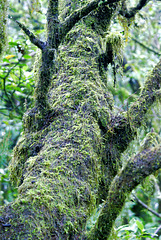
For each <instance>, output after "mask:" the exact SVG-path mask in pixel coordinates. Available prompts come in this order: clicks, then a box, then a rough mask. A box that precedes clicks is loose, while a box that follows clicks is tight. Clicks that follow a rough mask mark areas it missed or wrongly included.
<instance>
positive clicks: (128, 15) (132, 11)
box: [120, 0, 149, 18]
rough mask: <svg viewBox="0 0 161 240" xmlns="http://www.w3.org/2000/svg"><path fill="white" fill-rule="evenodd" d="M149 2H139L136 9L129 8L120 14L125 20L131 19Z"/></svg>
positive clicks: (144, 0) (143, 0) (145, 0)
mask: <svg viewBox="0 0 161 240" xmlns="http://www.w3.org/2000/svg"><path fill="white" fill-rule="evenodd" d="M148 2H149V0H140V2H139V3H138V4H137V6H136V7H133V8H130V9H129V10H128V9H123V10H121V11H120V14H121V15H122V16H124V17H126V18H132V17H134V16H135V14H136V13H137V12H138V11H139V10H141V9H142V8H143V7H144V6H145V5H146V4H147V3H148Z"/></svg>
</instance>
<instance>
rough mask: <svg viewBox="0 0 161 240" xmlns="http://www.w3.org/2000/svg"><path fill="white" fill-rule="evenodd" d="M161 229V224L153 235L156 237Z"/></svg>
mask: <svg viewBox="0 0 161 240" xmlns="http://www.w3.org/2000/svg"><path fill="white" fill-rule="evenodd" d="M160 230H161V225H160V226H159V227H158V228H157V229H156V230H155V232H154V234H153V235H152V237H156V234H157V233H158V232H159V231H160Z"/></svg>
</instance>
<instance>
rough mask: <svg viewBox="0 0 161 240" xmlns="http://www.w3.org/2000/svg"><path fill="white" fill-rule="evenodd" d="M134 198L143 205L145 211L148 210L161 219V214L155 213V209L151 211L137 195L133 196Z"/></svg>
mask: <svg viewBox="0 0 161 240" xmlns="http://www.w3.org/2000/svg"><path fill="white" fill-rule="evenodd" d="M132 195H133V197H134V198H135V200H136V201H137V202H138V203H139V204H141V205H142V206H143V207H144V208H145V209H147V210H148V211H149V212H151V213H153V214H154V215H155V216H157V217H159V218H161V214H159V213H157V212H156V211H154V210H153V209H151V208H150V207H148V206H147V205H146V204H145V203H143V202H142V201H141V200H140V199H139V198H138V197H137V196H136V195H135V194H132Z"/></svg>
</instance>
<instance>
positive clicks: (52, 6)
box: [47, 0, 60, 48]
mask: <svg viewBox="0 0 161 240" xmlns="http://www.w3.org/2000/svg"><path fill="white" fill-rule="evenodd" d="M58 14H59V12H58V0H50V1H49V4H48V10H47V34H48V36H47V44H48V45H49V47H50V48H57V47H58V45H59V43H60V41H59V30H58V29H59V20H58Z"/></svg>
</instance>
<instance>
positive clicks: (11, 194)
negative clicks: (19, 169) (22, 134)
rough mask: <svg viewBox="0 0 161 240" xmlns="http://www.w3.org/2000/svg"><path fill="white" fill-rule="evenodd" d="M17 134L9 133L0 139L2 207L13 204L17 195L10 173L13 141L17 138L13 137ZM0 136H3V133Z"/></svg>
mask: <svg viewBox="0 0 161 240" xmlns="http://www.w3.org/2000/svg"><path fill="white" fill-rule="evenodd" d="M15 132H16V131H8V133H6V134H5V135H4V136H3V137H2V136H1V137H0V153H1V155H0V205H3V204H4V203H5V204H6V203H8V202H11V201H12V200H13V199H14V198H15V197H16V195H17V191H16V189H14V188H13V187H12V186H11V183H10V181H9V171H8V163H9V161H10V159H11V153H12V145H11V143H12V142H11V139H14V138H15V137H16V136H14V135H13V134H15ZM3 133H4V132H3ZM0 134H2V131H1V132H0ZM18 134H19V131H18Z"/></svg>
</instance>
